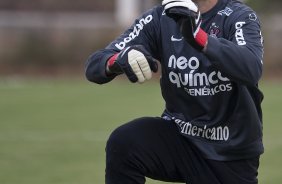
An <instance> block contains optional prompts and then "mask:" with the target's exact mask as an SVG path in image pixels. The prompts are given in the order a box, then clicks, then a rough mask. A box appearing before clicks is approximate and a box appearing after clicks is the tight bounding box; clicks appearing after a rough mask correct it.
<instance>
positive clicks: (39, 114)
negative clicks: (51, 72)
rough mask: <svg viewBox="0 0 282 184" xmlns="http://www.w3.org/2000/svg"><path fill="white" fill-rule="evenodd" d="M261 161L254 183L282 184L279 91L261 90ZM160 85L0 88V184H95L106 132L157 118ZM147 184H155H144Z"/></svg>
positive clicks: (268, 85)
mask: <svg viewBox="0 0 282 184" xmlns="http://www.w3.org/2000/svg"><path fill="white" fill-rule="evenodd" d="M261 88H262V90H263V92H264V94H265V100H264V102H263V110H264V142H265V154H264V155H263V156H262V160H261V167H260V175H259V178H260V183H271V184H280V183H281V182H282V175H281V172H282V169H281V165H282V163H281V158H280V157H281V154H282V131H281V130H282V124H281V119H282V111H281V104H282V98H281V96H280V95H281V94H282V84H281V83H280V82H263V85H262V86H261ZM163 106H164V103H163V101H162V98H161V95H160V89H159V84H158V83H155V82H152V83H147V84H144V85H138V84H129V83H128V82H121V81H115V82H113V83H111V84H107V85H102V86H99V85H94V84H91V83H88V82H87V81H84V80H78V79H75V80H70V79H68V80H8V79H2V80H0V183H1V184H37V183H40V184H50V183H52V184H77V183H80V184H90V183H95V184H102V183H104V168H105V163H104V160H105V152H104V147H105V143H106V140H107V137H108V136H109V134H110V132H111V131H112V130H113V129H114V128H115V127H117V126H119V125H120V124H122V123H124V122H127V121H128V120H131V119H133V118H136V117H141V116H157V115H160V114H161V112H162V109H163ZM147 183H148V184H160V183H163V182H157V181H153V180H150V179H148V182H147Z"/></svg>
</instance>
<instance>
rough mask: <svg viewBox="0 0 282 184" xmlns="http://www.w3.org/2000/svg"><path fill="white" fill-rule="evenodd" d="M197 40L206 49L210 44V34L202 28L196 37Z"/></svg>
mask: <svg viewBox="0 0 282 184" xmlns="http://www.w3.org/2000/svg"><path fill="white" fill-rule="evenodd" d="M195 40H196V42H197V43H198V44H199V45H200V46H201V47H203V48H204V47H205V46H206V44H207V42H208V34H207V33H206V32H205V31H204V30H202V29H201V28H200V29H199V31H198V33H197V34H196V36H195Z"/></svg>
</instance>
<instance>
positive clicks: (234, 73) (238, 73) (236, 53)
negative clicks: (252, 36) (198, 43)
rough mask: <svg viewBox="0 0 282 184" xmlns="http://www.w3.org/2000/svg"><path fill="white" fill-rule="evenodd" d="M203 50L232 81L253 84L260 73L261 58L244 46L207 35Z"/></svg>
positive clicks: (257, 79) (256, 81)
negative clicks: (206, 42)
mask: <svg viewBox="0 0 282 184" xmlns="http://www.w3.org/2000/svg"><path fill="white" fill-rule="evenodd" d="M204 52H205V54H206V56H207V57H208V58H209V59H210V61H211V62H212V63H213V64H214V65H215V66H216V67H217V68H218V69H219V70H221V71H222V72H223V73H225V74H226V75H227V76H228V77H229V78H230V79H232V80H234V81H238V82H242V83H246V84H249V85H253V84H257V83H258V81H259V79H260V77H261V75H262V63H261V59H262V58H261V57H260V56H258V55H256V54H255V53H254V52H252V51H251V49H249V48H248V47H246V46H239V45H236V44H235V43H233V42H231V41H228V40H225V39H217V38H213V37H211V36H209V39H208V44H207V46H206V48H205V49H204Z"/></svg>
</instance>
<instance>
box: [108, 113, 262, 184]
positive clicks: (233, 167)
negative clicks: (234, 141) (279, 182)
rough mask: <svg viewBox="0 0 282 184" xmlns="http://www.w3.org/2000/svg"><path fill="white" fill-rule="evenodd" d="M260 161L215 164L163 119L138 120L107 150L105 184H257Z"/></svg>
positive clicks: (118, 133)
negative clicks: (157, 183) (152, 182)
mask: <svg viewBox="0 0 282 184" xmlns="http://www.w3.org/2000/svg"><path fill="white" fill-rule="evenodd" d="M258 167H259V157H256V158H252V159H247V160H236V161H215V160H208V159H205V158H203V156H202V155H201V153H200V152H199V151H198V150H197V149H196V148H195V147H194V146H193V145H191V143H190V142H189V141H188V140H187V138H185V137H183V136H182V135H181V134H179V132H178V129H177V127H176V125H175V124H174V123H173V122H171V121H166V120H163V119H162V118H151V117H146V118H139V119H136V120H133V121H131V122H129V123H127V124H124V125H122V126H121V127H119V128H117V129H116V130H115V131H114V132H113V133H112V134H111V136H110V138H109V140H108V142H107V147H106V183H107V184H143V183H145V177H149V178H152V179H156V180H161V181H166V182H180V183H187V184H257V183H258V180H257V175H258Z"/></svg>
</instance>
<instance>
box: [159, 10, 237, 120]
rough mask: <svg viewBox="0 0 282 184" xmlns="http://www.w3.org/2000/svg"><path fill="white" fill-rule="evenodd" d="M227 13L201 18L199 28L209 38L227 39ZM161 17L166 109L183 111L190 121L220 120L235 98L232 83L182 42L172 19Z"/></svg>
mask: <svg viewBox="0 0 282 184" xmlns="http://www.w3.org/2000/svg"><path fill="white" fill-rule="evenodd" d="M230 13H231V10H229V9H226V8H224V9H223V10H220V11H218V12H216V13H215V12H213V13H212V14H211V16H210V15H208V16H206V15H204V20H203V24H202V28H203V29H204V30H205V31H206V32H207V33H208V34H209V35H211V36H215V37H218V38H225V39H228V34H227V33H226V32H225V21H226V17H227V16H228V15H229V14H230ZM163 16H164V17H162V18H161V26H162V28H161V30H162V32H161V40H162V43H161V45H162V51H161V52H162V56H161V57H162V61H161V64H162V79H161V83H162V92H163V96H164V98H165V100H166V102H167V106H168V109H169V108H171V110H173V111H174V110H176V111H185V112H183V113H186V114H185V119H189V120H194V121H197V119H198V120H199V121H203V120H206V121H211V120H214V121H219V120H221V119H222V118H224V113H225V110H226V109H227V107H225V106H228V105H229V104H228V103H227V101H228V100H229V99H230V98H232V95H233V94H234V83H233V82H231V81H230V79H229V78H228V77H227V76H225V75H224V73H223V72H222V71H219V70H218V69H217V68H216V67H215V66H214V65H212V63H211V61H210V60H209V59H208V58H207V57H206V56H205V55H204V54H203V53H200V52H198V51H196V50H195V49H194V48H192V47H191V46H190V45H189V44H188V43H187V42H186V41H185V40H184V38H183V37H182V35H181V33H180V31H179V27H178V25H177V24H176V23H175V22H174V20H173V19H170V18H168V17H167V16H165V15H163ZM205 17H206V19H205ZM188 112H189V113H188ZM220 113H222V115H221V114H220ZM195 118H197V119H195ZM214 118H216V119H214Z"/></svg>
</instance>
